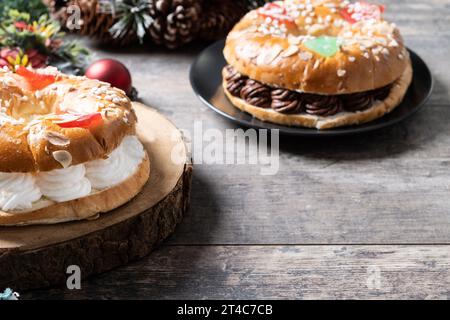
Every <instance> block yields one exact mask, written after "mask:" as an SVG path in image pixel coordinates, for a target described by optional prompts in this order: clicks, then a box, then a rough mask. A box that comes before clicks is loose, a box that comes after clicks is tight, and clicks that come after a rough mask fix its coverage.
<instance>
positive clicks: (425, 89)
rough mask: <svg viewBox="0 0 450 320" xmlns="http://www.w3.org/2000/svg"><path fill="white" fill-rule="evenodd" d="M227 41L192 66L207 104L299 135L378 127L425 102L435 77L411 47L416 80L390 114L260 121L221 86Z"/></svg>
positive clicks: (248, 122) (248, 123) (243, 121)
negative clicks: (324, 123)
mask: <svg viewBox="0 0 450 320" xmlns="http://www.w3.org/2000/svg"><path fill="white" fill-rule="evenodd" d="M224 44H225V42H224V40H221V41H218V42H216V43H214V44H212V45H211V46H209V47H208V48H206V49H205V50H203V52H202V53H201V54H200V55H199V56H198V57H197V59H196V60H195V61H194V63H193V64H192V66H191V71H190V80H191V85H192V88H193V89H194V91H195V93H196V94H197V96H198V97H199V98H200V100H201V101H202V102H203V103H204V104H206V105H207V106H208V107H210V108H211V109H213V110H214V111H216V112H217V113H219V114H221V115H222V116H224V117H226V118H228V119H230V120H232V121H234V122H237V123H239V124H240V125H242V126H244V127H253V128H265V129H279V130H280V132H281V133H285V134H291V135H299V136H338V135H349V134H355V133H362V132H368V131H373V130H378V129H381V128H385V127H388V126H391V125H393V124H396V123H398V122H400V121H402V120H404V119H406V118H407V117H409V116H411V115H412V114H414V113H415V112H416V111H417V110H419V109H420V107H422V106H423V105H424V103H425V102H426V100H427V99H428V97H429V96H430V94H431V91H432V88H433V77H432V75H431V72H430V70H429V69H428V67H427V65H426V64H425V62H424V61H423V60H422V59H421V58H420V57H419V56H418V55H417V54H416V53H415V52H413V51H411V50H409V52H410V53H411V60H412V64H413V68H414V77H413V81H412V83H411V86H410V87H409V89H408V92H407V93H406V96H405V98H404V99H403V102H402V103H401V104H400V105H399V106H398V107H397V108H395V109H394V111H392V112H391V113H390V114H388V115H386V116H384V117H382V118H380V119H377V120H375V121H372V122H368V123H366V124H362V125H357V126H347V127H342V128H336V129H328V130H317V129H309V128H302V127H290V126H284V125H278V124H274V123H270V122H264V121H260V120H258V119H256V118H254V117H253V116H251V115H250V114H248V113H245V112H243V111H241V110H239V109H238V108H236V107H234V106H233V105H232V104H231V102H230V101H229V100H228V98H227V97H226V96H225V94H224V92H223V89H222V68H223V67H224V66H225V64H226V62H225V59H224V57H223V54H222V50H223V48H224Z"/></svg>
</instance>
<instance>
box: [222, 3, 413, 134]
mask: <svg viewBox="0 0 450 320" xmlns="http://www.w3.org/2000/svg"><path fill="white" fill-rule="evenodd" d="M383 11H384V7H381V6H377V5H371V4H367V3H360V2H359V3H355V4H350V3H349V1H340V0H286V1H276V2H274V3H272V4H268V5H266V6H265V7H263V8H260V9H257V10H253V11H251V12H249V13H248V14H247V15H246V16H245V17H244V18H243V19H242V20H241V21H240V22H239V23H238V24H237V25H236V26H235V27H234V28H233V30H232V31H231V32H230V34H229V35H228V37H227V41H226V46H225V49H224V56H225V59H226V60H227V62H228V64H229V65H230V66H231V67H232V68H233V69H234V70H235V71H236V72H238V73H239V74H241V75H243V76H245V77H248V78H249V79H250V80H254V81H256V82H257V83H259V84H262V85H264V86H267V87H269V88H270V89H271V90H274V89H284V90H289V91H291V92H294V93H306V94H314V95H317V96H333V97H338V98H339V97H340V96H342V95H350V94H356V93H365V92H371V91H374V90H377V89H380V88H383V87H387V86H388V87H389V86H392V85H393V84H394V83H395V82H396V81H399V80H400V78H401V77H403V80H402V81H401V82H402V85H403V86H406V87H405V88H403V89H404V90H401V92H397V94H396V95H399V98H398V99H395V100H396V101H397V103H396V104H395V105H394V106H390V107H389V108H383V110H384V112H365V113H366V114H367V113H371V114H372V115H374V116H368V117H364V116H362V115H360V116H361V117H360V116H357V117H355V115H354V113H356V112H348V111H349V110H345V108H344V109H342V108H335V109H336V113H334V114H331V115H327V116H321V115H316V114H314V116H313V117H309V115H308V114H307V113H308V109H306V111H305V110H303V114H302V115H301V116H300V117H303V118H304V119H306V120H305V121H297V120H295V119H294V118H297V119H298V118H299V115H298V114H280V112H277V111H276V110H270V109H267V108H268V107H267V104H268V105H269V107H270V102H269V103H266V105H264V106H263V107H261V106H260V105H254V104H252V103H249V101H245V98H243V97H242V95H239V90H238V91H237V94H236V92H235V93H234V94H233V93H232V92H229V90H227V88H226V86H225V91H226V93H227V95H228V96H230V100H232V102H233V104H235V105H237V107H239V108H241V109H243V105H244V104H245V105H247V106H246V108H245V109H246V111H247V112H249V113H250V114H252V115H254V116H256V117H258V118H260V119H263V120H266V121H271V122H275V123H281V124H290V125H300V126H307V127H316V128H319V129H324V128H332V127H337V126H342V125H348V124H357V123H362V122H367V121H371V120H374V119H376V118H379V117H381V116H382V115H384V114H385V113H386V112H389V111H391V110H392V109H394V108H395V107H396V106H397V105H398V104H399V103H400V102H401V100H402V99H403V96H404V94H405V93H406V89H407V87H408V86H409V84H410V82H411V76H410V73H412V70H411V62H410V59H409V54H408V51H407V50H406V48H405V46H404V42H403V39H402V37H401V35H400V32H399V30H398V29H397V28H396V26H395V25H394V24H391V23H389V22H387V21H385V20H384V19H383V17H382V12H383ZM225 74H226V72H225V71H224V77H225ZM225 82H227V79H224V83H225ZM234 88H235V87H234ZM240 100H243V102H242V101H240ZM379 102H380V101H374V104H376V103H378V104H379ZM373 107H374V105H368V106H367V107H366V108H365V109H372V108H373ZM261 109H263V110H261ZM266 109H267V110H266ZM303 109H304V108H303ZM314 111H315V110H314ZM346 111H347V112H346ZM359 111H366V110H358V112H357V113H361V112H359ZM261 114H264V116H262V115H261ZM336 115H338V117H337V118H339V119H340V121H327V120H329V119H326V118H328V116H333V117H335V118H336ZM347 117H348V119H347ZM341 120H342V121H341ZM324 122H326V125H317V124H319V123H322V124H323V123H324Z"/></svg>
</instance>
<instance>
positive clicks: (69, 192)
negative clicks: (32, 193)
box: [36, 164, 92, 202]
mask: <svg viewBox="0 0 450 320" xmlns="http://www.w3.org/2000/svg"><path fill="white" fill-rule="evenodd" d="M85 175H86V168H85V167H84V165H83V164H79V165H76V166H71V167H68V168H65V169H56V170H52V171H48V172H41V173H39V174H38V175H37V177H36V182H37V186H38V187H39V189H40V190H41V192H42V194H43V195H44V196H45V197H47V198H48V199H50V200H53V201H56V202H63V201H69V200H73V199H78V198H82V197H85V196H87V195H88V194H89V193H91V189H92V188H91V183H90V182H89V180H88V179H87V178H86V177H85Z"/></svg>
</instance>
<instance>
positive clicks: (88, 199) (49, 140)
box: [0, 67, 150, 225]
mask: <svg viewBox="0 0 450 320" xmlns="http://www.w3.org/2000/svg"><path fill="white" fill-rule="evenodd" d="M136 121H137V119H136V115H135V113H134V111H133V109H132V106H131V102H130V100H129V99H128V98H127V96H126V95H125V93H124V92H123V91H122V90H120V89H117V88H113V87H111V86H110V85H109V84H107V83H104V82H100V81H97V80H91V79H87V78H85V77H75V76H69V75H65V74H62V73H59V72H58V71H57V70H56V69H54V68H47V69H42V70H36V71H33V70H29V69H25V68H23V67H20V68H19V69H18V70H17V72H16V73H13V72H11V71H7V70H1V72H0V150H1V152H0V210H1V211H0V225H24V224H36V223H56V222H62V221H70V220H79V219H86V218H89V217H92V216H95V215H97V214H98V213H99V212H106V211H109V210H112V209H114V208H115V207H117V206H120V205H122V204H123V203H125V202H127V201H129V200H130V199H131V198H132V197H134V196H135V195H136V194H137V193H138V192H139V191H140V190H141V188H142V187H143V185H144V184H145V183H146V181H147V180H148V178H149V173H150V163H149V159H148V156H147V154H146V152H145V150H144V149H143V147H142V144H141V143H140V142H139V140H138V139H137V138H136V136H135V133H136V129H135V127H136Z"/></svg>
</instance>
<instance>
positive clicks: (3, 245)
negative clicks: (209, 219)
mask: <svg viewBox="0 0 450 320" xmlns="http://www.w3.org/2000/svg"><path fill="white" fill-rule="evenodd" d="M134 108H135V110H136V114H137V116H138V121H139V122H138V126H137V130H138V135H139V138H140V139H141V141H142V142H143V144H144V146H145V148H146V149H147V151H148V154H149V158H150V161H151V163H150V166H151V172H150V179H149V181H148V182H147V184H146V185H145V186H144V188H143V190H142V191H141V193H139V195H138V196H136V197H135V198H134V199H133V200H131V201H130V202H129V203H127V204H125V205H123V206H122V207H120V208H117V209H115V210H113V211H111V212H108V213H105V214H102V215H100V217H99V218H98V219H96V220H89V221H87V220H85V221H76V222H69V223H63V224H56V225H41V226H26V227H0V291H2V288H5V287H12V288H14V289H15V290H26V289H31V288H38V287H45V286H50V285H54V284H62V283H65V282H66V279H67V277H68V274H66V272H67V267H68V266H70V265H77V266H79V267H80V269H81V276H82V277H83V278H84V277H87V276H89V275H92V274H96V273H100V272H104V271H107V270H110V269H112V268H114V267H117V266H119V265H123V264H126V263H127V262H129V261H132V260H136V259H138V258H141V257H143V256H145V255H147V254H148V253H150V252H151V251H152V249H153V248H154V247H155V246H156V245H157V244H158V243H160V242H161V241H162V240H164V239H165V238H166V237H168V236H169V235H170V234H171V233H172V232H173V231H174V229H175V227H176V225H177V224H178V223H179V222H180V221H181V219H182V217H183V214H184V213H185V212H186V210H187V209H188V206H189V198H190V196H189V195H190V186H191V179H192V165H191V164H190V155H189V154H188V151H187V149H186V145H185V143H184V141H183V136H182V134H181V132H180V131H179V130H178V129H177V128H176V127H175V126H174V125H173V124H172V123H171V122H170V121H169V120H167V119H166V118H165V117H164V116H163V115H161V114H159V113H158V112H156V111H155V110H153V109H151V108H149V107H147V106H145V105H143V104H140V103H134Z"/></svg>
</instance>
